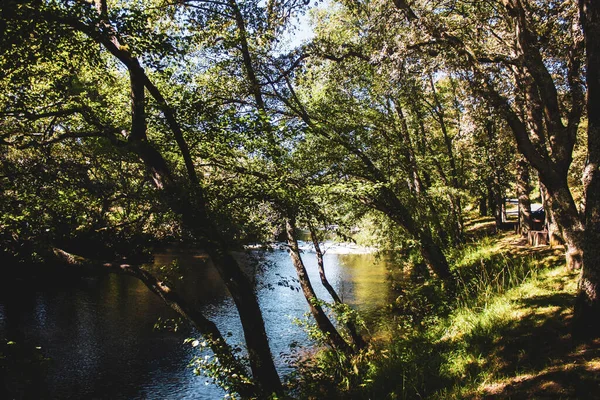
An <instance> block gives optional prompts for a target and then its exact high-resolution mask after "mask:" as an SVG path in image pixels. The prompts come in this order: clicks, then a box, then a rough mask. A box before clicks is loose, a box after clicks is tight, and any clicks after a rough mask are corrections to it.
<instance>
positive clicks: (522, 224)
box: [517, 157, 533, 236]
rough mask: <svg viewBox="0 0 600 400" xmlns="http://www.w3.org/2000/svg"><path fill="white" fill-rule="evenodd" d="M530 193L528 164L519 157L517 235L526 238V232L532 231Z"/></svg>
mask: <svg viewBox="0 0 600 400" xmlns="http://www.w3.org/2000/svg"><path fill="white" fill-rule="evenodd" d="M530 193H531V184H530V178H529V163H528V162H527V160H526V159H525V157H520V158H519V161H518V162H517V198H518V201H519V216H518V217H519V233H520V234H521V235H523V236H527V232H529V231H530V230H532V229H533V223H532V220H531V200H529V194H530Z"/></svg>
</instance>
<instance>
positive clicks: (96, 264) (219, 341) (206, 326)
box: [52, 248, 260, 398]
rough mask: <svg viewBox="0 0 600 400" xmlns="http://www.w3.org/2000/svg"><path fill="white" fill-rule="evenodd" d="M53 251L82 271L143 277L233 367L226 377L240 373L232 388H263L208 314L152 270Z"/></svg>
mask: <svg viewBox="0 0 600 400" xmlns="http://www.w3.org/2000/svg"><path fill="white" fill-rule="evenodd" d="M52 253H53V254H54V255H55V256H56V258H57V260H58V261H59V262H60V263H61V264H66V265H67V266H69V267H75V268H77V269H78V272H79V273H89V272H91V273H93V274H117V275H129V276H132V277H134V278H137V279H138V280H140V281H141V282H142V283H143V284H144V285H146V287H147V288H148V289H149V290H150V291H151V292H153V293H154V294H156V295H157V296H159V297H160V298H161V299H162V300H163V301H164V302H165V304H166V305H168V306H169V307H171V309H173V310H174V311H175V312H176V313H178V314H179V315H180V316H182V317H183V318H184V319H185V320H186V321H188V322H189V323H190V324H191V325H193V326H194V327H195V328H196V329H197V330H198V332H200V334H201V335H202V336H203V337H204V338H205V339H206V340H207V341H208V343H209V346H210V348H211V350H212V351H213V352H214V354H215V356H217V359H218V360H219V363H220V364H221V366H223V367H225V368H226V369H228V370H229V371H230V373H229V374H228V376H227V377H226V378H225V379H231V376H234V375H237V376H238V377H239V379H236V380H234V381H233V382H231V383H232V384H233V387H232V389H233V390H235V391H236V392H237V393H238V394H239V395H240V396H242V398H255V397H257V396H259V395H260V391H259V390H258V388H257V387H256V386H255V385H254V384H253V383H251V381H245V380H244V377H247V376H248V371H247V370H246V368H245V367H244V366H243V365H242V363H240V360H238V358H237V357H236V356H235V353H234V351H233V349H232V348H231V346H229V344H228V343H227V342H226V341H225V338H224V337H223V336H222V335H221V332H220V331H219V329H218V328H217V326H216V325H215V324H214V323H213V322H212V321H210V320H209V319H208V318H206V317H205V316H204V314H202V312H201V311H200V310H198V309H196V308H194V307H192V306H191V305H190V304H189V303H187V302H186V301H185V300H184V299H183V298H182V297H180V296H179V294H178V293H177V292H176V291H175V290H174V289H173V288H171V287H169V286H168V284H167V283H166V282H164V281H162V280H159V279H157V278H156V277H155V276H154V275H152V274H151V273H150V272H148V271H146V270H143V269H141V268H140V267H139V266H137V265H131V264H125V263H112V262H102V261H95V260H90V259H88V258H84V257H81V256H78V255H75V254H72V253H68V252H66V251H64V250H62V249H58V248H53V249H52Z"/></svg>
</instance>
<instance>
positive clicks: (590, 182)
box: [574, 0, 600, 337]
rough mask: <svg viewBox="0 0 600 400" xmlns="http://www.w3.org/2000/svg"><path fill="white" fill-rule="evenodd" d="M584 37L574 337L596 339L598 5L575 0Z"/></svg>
mask: <svg viewBox="0 0 600 400" xmlns="http://www.w3.org/2000/svg"><path fill="white" fill-rule="evenodd" d="M579 5H580V10H581V17H582V18H581V19H582V22H583V27H584V33H585V48H586V71H587V86H588V102H587V112H588V143H587V144H588V164H587V165H586V168H585V172H584V179H583V181H584V187H585V199H586V201H585V237H584V239H583V250H584V252H583V267H582V270H581V275H580V278H579V283H578V291H577V300H576V302H575V318H574V329H575V330H574V333H575V334H576V335H577V336H579V337H600V113H598V110H600V41H599V40H598V38H599V35H600V4H599V3H598V1H597V0H596V1H595V0H579Z"/></svg>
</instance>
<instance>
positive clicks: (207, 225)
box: [59, 0, 282, 395]
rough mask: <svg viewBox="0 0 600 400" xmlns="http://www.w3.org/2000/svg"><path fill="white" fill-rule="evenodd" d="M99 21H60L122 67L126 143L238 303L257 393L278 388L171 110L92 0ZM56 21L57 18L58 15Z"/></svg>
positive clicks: (248, 290) (252, 299)
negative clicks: (174, 163) (180, 170)
mask: <svg viewBox="0 0 600 400" xmlns="http://www.w3.org/2000/svg"><path fill="white" fill-rule="evenodd" d="M94 3H95V6H96V9H97V11H98V14H99V15H98V16H99V20H98V21H97V24H96V25H94V26H88V25H86V24H84V23H83V22H80V21H78V20H71V19H67V20H65V21H63V22H65V23H67V24H69V25H71V26H73V27H74V28H75V29H77V30H79V31H81V32H82V33H84V34H86V35H87V36H88V37H89V38H91V39H92V40H95V41H97V42H98V44H101V45H103V46H104V48H105V49H106V50H107V51H108V52H110V53H111V54H112V55H113V56H114V57H115V58H117V59H118V60H119V61H120V62H121V63H123V65H124V66H125V67H126V68H127V70H128V72H129V77H130V87H131V132H130V134H129V137H128V143H127V147H128V150H130V151H131V152H132V153H135V154H136V155H137V156H138V157H139V158H140V159H141V160H142V161H143V163H144V165H145V166H146V169H147V170H148V173H149V174H150V175H151V177H152V179H153V181H154V184H155V187H156V189H157V190H158V191H159V192H160V193H161V195H162V198H163V200H164V202H165V204H168V205H169V206H170V207H171V208H172V209H173V210H174V211H175V212H176V213H177V214H178V215H180V216H181V222H182V223H183V224H184V225H185V226H186V227H188V228H189V229H190V231H192V232H193V233H194V234H195V236H196V239H198V240H199V241H200V242H202V243H203V244H204V245H205V246H206V250H207V252H208V253H209V255H210V256H211V257H212V258H213V263H214V265H215V267H216V269H217V270H218V272H219V274H220V275H221V278H222V279H223V281H224V282H225V285H226V286H227V288H228V289H229V292H230V293H231V296H232V297H233V299H234V302H235V304H236V306H237V307H238V311H239V315H240V320H241V322H242V327H243V330H244V337H245V339H246V344H247V346H248V353H249V359H250V367H251V369H252V375H253V378H254V380H255V381H256V382H257V384H258V385H259V386H260V389H261V391H262V393H264V394H266V395H270V394H272V393H282V387H281V381H280V379H279V376H278V374H277V371H276V369H275V364H274V362H273V357H272V355H271V350H270V348H269V343H268V340H267V336H266V331H265V327H264V320H263V318H262V313H261V311H260V307H259V305H258V301H257V299H256V295H255V293H254V289H253V287H252V285H251V283H250V280H249V279H248V277H247V276H246V275H245V274H244V273H243V272H242V271H241V269H240V267H239V265H238V264H237V263H236V262H235V260H234V259H233V258H232V257H231V255H230V254H228V252H227V248H226V245H225V242H224V241H223V240H222V239H220V234H219V232H218V230H217V229H216V227H215V226H214V225H213V224H212V221H211V220H210V218H209V217H208V216H207V213H206V204H205V200H204V198H203V190H202V187H201V186H200V184H199V182H198V178H197V175H196V173H195V169H194V163H193V159H192V157H191V156H190V153H189V149H188V146H187V143H186V141H185V139H184V137H183V133H182V131H181V127H180V125H179V124H178V122H177V120H176V118H175V112H174V110H172V109H171V108H170V107H169V105H168V104H167V102H166V100H165V99H164V97H163V96H162V94H161V92H160V91H159V90H158V88H157V87H156V86H155V85H154V84H153V83H152V82H151V80H150V79H149V77H148V76H147V75H146V72H145V70H144V68H143V67H142V66H141V64H140V62H139V60H138V58H137V57H135V56H134V55H133V54H132V53H131V52H130V51H129V48H128V47H127V46H123V45H122V43H120V42H119V35H118V34H117V31H116V28H115V27H114V26H112V25H111V23H110V20H109V19H108V12H107V3H106V1H105V0H95V1H94ZM59 20H60V18H59ZM145 90H148V91H149V93H150V94H151V95H152V97H153V98H154V99H155V100H156V101H157V103H158V106H159V108H160V110H161V112H162V115H163V117H164V118H165V120H166V122H167V125H168V127H169V128H170V129H171V131H172V133H173V135H174V137H175V140H176V142H177V145H178V147H179V149H180V151H181V155H182V157H183V159H184V163H185V166H186V172H187V180H186V181H183V180H181V181H179V180H177V179H176V178H175V176H174V173H173V170H172V169H171V168H170V167H169V165H168V164H167V162H166V160H165V158H164V157H163V155H162V154H161V153H160V151H159V150H157V148H155V147H154V145H153V144H152V143H151V141H150V140H148V136H147V130H146V110H145V105H146V102H145Z"/></svg>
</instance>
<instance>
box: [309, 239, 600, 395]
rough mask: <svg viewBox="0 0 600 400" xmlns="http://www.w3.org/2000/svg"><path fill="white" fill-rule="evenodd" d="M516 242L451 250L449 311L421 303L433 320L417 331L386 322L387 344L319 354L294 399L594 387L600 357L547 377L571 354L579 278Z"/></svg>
mask: <svg viewBox="0 0 600 400" xmlns="http://www.w3.org/2000/svg"><path fill="white" fill-rule="evenodd" d="M515 238H516V236H514V235H509V234H504V235H503V236H500V237H496V238H494V239H490V238H484V239H482V240H480V241H479V242H477V243H475V244H471V245H468V246H465V247H463V248H462V249H459V250H456V251H454V252H453V254H451V260H452V265H453V268H454V272H455V274H456V276H457V278H458V289H457V292H456V295H455V296H453V298H452V299H448V298H439V299H438V300H437V301H439V302H443V303H446V304H449V306H448V307H436V306H432V305H431V304H429V305H424V307H428V310H430V311H429V312H430V315H428V318H427V319H426V321H427V322H426V323H420V324H418V325H417V324H413V325H411V324H410V323H406V320H403V316H402V315H400V316H398V315H390V317H389V318H390V320H392V321H394V323H392V324H388V325H387V326H388V327H389V326H392V328H388V329H389V331H388V332H386V333H385V334H379V335H378V337H385V338H386V340H380V341H375V342H374V343H372V345H371V347H370V348H369V349H368V350H367V351H365V352H363V353H362V354H361V355H359V356H358V357H356V358H354V359H351V360H350V359H349V360H346V361H345V362H339V358H337V359H336V360H337V362H336V363H331V359H327V357H325V358H321V361H322V362H320V363H319V362H317V365H315V364H313V365H312V366H311V368H306V369H304V370H301V371H300V374H301V375H302V374H304V376H305V377H318V378H319V379H318V382H317V381H315V380H312V381H311V382H312V389H311V388H310V387H304V389H305V390H300V391H299V397H303V398H317V397H319V395H324V394H325V393H323V392H322V389H321V392H320V393H318V390H315V388H324V387H327V393H326V395H327V397H328V398H352V399H374V398H376V399H414V398H433V399H448V398H454V399H464V398H483V397H486V398H487V397H488V396H492V397H493V396H499V398H507V397H510V396H516V397H518V398H535V397H540V396H541V397H543V396H544V395H546V394H548V393H550V395H549V396H550V397H553V395H557V396H558V397H557V398H560V397H561V396H562V398H571V397H569V396H568V394H569V393H574V396H575V397H573V398H576V397H577V390H579V389H577V387H578V386H577V385H576V384H570V383H569V382H579V381H581V379H584V380H585V379H587V381H586V382H587V383H586V384H588V385H593V384H594V383H596V382H597V379H596V378H595V376H596V375H598V372H599V371H598V369H600V355H599V357H598V358H597V359H596V358H592V361H591V364H590V361H589V360H587V361H586V362H587V364H585V365H586V367H585V368H587V369H585V368H584V369H582V370H581V371H580V372H579V375H578V376H579V378H577V379H575V380H574V379H573V378H572V377H570V379H571V380H570V381H569V380H567V379H564V382H563V384H562V385H558V386H557V385H554V384H551V383H548V382H547V381H545V380H544V379H550V378H549V377H552V378H553V379H554V378H555V377H556V374H558V373H559V372H560V371H562V370H561V368H562V367H565V365H570V364H569V363H570V362H572V357H574V356H572V354H576V353H573V352H572V350H573V349H572V341H571V340H570V333H569V328H568V320H569V318H570V317H571V310H572V303H573V300H574V297H575V292H576V282H577V275H576V274H575V273H572V272H568V271H566V269H565V268H564V265H563V261H562V260H563V258H562V255H561V254H560V251H559V250H554V249H550V248H539V249H532V248H527V247H522V246H518V245H515V243H516V242H514V240H515ZM511 241H512V242H511ZM417 292H418V291H415V293H417ZM419 293H420V292H419ZM432 293H434V294H435V293H438V292H436V291H433V292H432ZM407 296H410V295H407ZM421 300H422V299H421ZM427 300H428V301H430V302H431V301H436V300H435V298H432V297H431V296H430V297H427ZM403 301H410V298H408V297H407V298H406V299H403ZM439 310H444V312H442V313H440V312H439ZM409 321H412V320H409ZM324 353H327V351H325V352H324ZM321 357H322V356H321ZM329 357H331V355H330V356H329ZM334 364H335V367H332V365H334ZM596 367H597V368H596ZM332 368H333V370H332ZM565 368H566V367H565ZM569 368H570V367H569ZM569 368H566V369H567V370H569V371H570V369H569ZM582 368H583V367H582ZM594 368H596V369H595V370H594ZM588 370H590V371H592V372H588V373H587V374H586V371H588ZM594 374H596V375H594ZM540 376H542V377H543V378H540ZM331 377H336V378H335V379H330V378H331ZM536 379H537V380H539V382H538V381H536ZM556 379H558V378H556ZM308 380H309V381H310V379H308ZM523 382H526V383H527V384H525V383H523ZM552 382H554V381H552ZM561 382H562V381H561ZM529 384H530V385H529ZM527 385H529V386H527ZM569 385H570V386H569ZM595 389H596V390H597V389H598V387H596V388H595ZM569 390H570V391H569ZM552 391H554V392H552ZM540 393H542V394H541V395H540ZM544 393H545V394H544ZM561 393H562V394H561ZM565 393H566V394H567V395H566V396H563V395H565Z"/></svg>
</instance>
